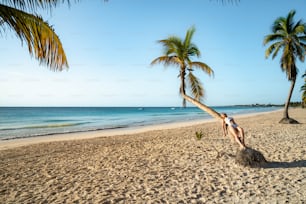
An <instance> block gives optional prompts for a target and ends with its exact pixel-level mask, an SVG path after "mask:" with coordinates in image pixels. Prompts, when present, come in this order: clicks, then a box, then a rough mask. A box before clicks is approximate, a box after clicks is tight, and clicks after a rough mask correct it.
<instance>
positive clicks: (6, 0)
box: [0, 0, 76, 71]
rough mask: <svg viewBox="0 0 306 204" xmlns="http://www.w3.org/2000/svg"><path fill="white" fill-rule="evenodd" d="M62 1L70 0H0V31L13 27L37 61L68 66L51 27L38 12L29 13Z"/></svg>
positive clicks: (49, 7)
mask: <svg viewBox="0 0 306 204" xmlns="http://www.w3.org/2000/svg"><path fill="white" fill-rule="evenodd" d="M75 1H76V0H75ZM64 2H66V3H68V4H70V1H69V0H2V1H0V35H1V36H3V35H4V33H5V32H6V31H7V30H12V31H13V32H15V34H16V36H17V37H18V38H19V39H20V40H21V42H22V43H23V42H25V43H26V44H27V47H28V51H29V53H30V55H32V56H34V57H35V58H36V59H37V60H38V61H39V62H40V64H44V65H47V66H48V67H49V68H50V69H52V70H59V71H60V70H62V69H63V68H64V67H67V68H68V62H67V58H66V54H65V52H64V49H63V46H62V43H61V41H60V39H59V37H58V36H57V34H56V33H55V32H54V29H53V28H52V27H51V26H50V25H49V24H48V23H47V22H46V21H44V20H43V19H42V17H41V16H39V15H37V14H32V13H31V12H33V13H34V12H35V13H36V12H37V11H39V10H42V9H43V10H49V11H50V10H51V9H52V8H54V7H56V6H57V5H59V4H60V3H64Z"/></svg>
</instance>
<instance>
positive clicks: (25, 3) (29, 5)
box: [2, 0, 80, 12]
mask: <svg viewBox="0 0 306 204" xmlns="http://www.w3.org/2000/svg"><path fill="white" fill-rule="evenodd" d="M73 1H74V2H79V1H80V0H73ZM2 2H3V4H5V5H7V6H11V7H14V8H17V9H20V10H23V11H29V12H30V11H37V10H38V9H48V10H51V9H53V8H55V7H57V6H58V5H59V4H63V3H67V4H68V6H70V4H71V0H38V1H33V0H2Z"/></svg>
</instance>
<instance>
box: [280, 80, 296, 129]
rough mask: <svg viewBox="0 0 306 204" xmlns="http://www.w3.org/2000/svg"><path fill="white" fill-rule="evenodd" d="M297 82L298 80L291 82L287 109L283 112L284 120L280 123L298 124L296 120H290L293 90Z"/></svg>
mask: <svg viewBox="0 0 306 204" xmlns="http://www.w3.org/2000/svg"><path fill="white" fill-rule="evenodd" d="M295 81H296V79H293V80H291V86H290V90H289V95H288V98H287V101H286V104H285V109H284V112H283V118H282V119H281V121H279V122H280V123H298V122H297V121H296V120H294V119H292V118H290V117H289V113H288V110H289V105H290V100H291V96H292V93H293V89H294V86H295Z"/></svg>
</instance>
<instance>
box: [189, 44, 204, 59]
mask: <svg viewBox="0 0 306 204" xmlns="http://www.w3.org/2000/svg"><path fill="white" fill-rule="evenodd" d="M187 55H188V56H196V57H200V56H201V52H200V50H199V48H198V47H197V46H196V45H195V44H193V43H191V44H190V46H189V48H188V49H187Z"/></svg>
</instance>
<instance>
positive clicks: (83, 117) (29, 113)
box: [0, 106, 278, 140]
mask: <svg viewBox="0 0 306 204" xmlns="http://www.w3.org/2000/svg"><path fill="white" fill-rule="evenodd" d="M214 109H215V110H217V111H218V112H226V113H228V114H229V115H234V114H246V113H256V112H266V111H271V110H276V109H278V108H276V107H247V106H226V107H214ZM206 118H211V117H210V116H209V115H208V114H207V113H205V112H203V111H202V110H200V109H198V108H196V107H188V108H180V107H143V108H142V107H24V108H21V107H0V140H8V139H16V138H25V137H35V136H44V135H52V134H58V133H71V132H85V131H94V130H106V129H117V128H127V127H139V126H145V125H153V124H163V123H172V122H181V121H192V120H199V119H206Z"/></svg>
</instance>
